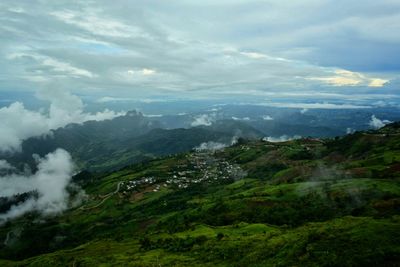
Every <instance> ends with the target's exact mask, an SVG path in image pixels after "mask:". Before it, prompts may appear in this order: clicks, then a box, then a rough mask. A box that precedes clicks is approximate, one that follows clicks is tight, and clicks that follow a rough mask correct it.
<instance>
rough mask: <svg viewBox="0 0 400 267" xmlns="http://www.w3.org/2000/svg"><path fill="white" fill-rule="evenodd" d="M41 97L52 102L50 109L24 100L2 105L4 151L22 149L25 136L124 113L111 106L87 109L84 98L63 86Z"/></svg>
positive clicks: (0, 143)
mask: <svg viewBox="0 0 400 267" xmlns="http://www.w3.org/2000/svg"><path fill="white" fill-rule="evenodd" d="M37 97H38V98H39V99H41V100H45V101H48V102H50V107H49V110H48V112H46V113H45V112H43V111H32V110H28V109H26V108H25V106H24V104H22V103H20V102H15V103H12V104H11V105H9V106H8V107H3V108H1V109H0V151H11V152H12V151H15V150H19V149H20V146H21V143H22V141H23V140H25V139H27V138H29V137H34V136H41V135H44V134H47V133H49V131H50V130H51V129H57V128H59V127H64V126H66V125H67V124H70V123H83V122H85V121H90V120H95V121H101V120H107V119H112V118H115V117H117V116H121V115H124V113H123V112H121V113H117V112H114V111H110V110H108V109H106V110H104V111H103V112H97V113H94V114H91V113H85V112H84V105H83V103H82V100H81V99H80V98H79V97H77V96H75V95H72V94H70V93H68V92H66V91H62V90H41V91H40V92H39V93H38V94H37Z"/></svg>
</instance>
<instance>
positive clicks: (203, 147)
mask: <svg viewBox="0 0 400 267" xmlns="http://www.w3.org/2000/svg"><path fill="white" fill-rule="evenodd" d="M225 147H227V145H226V144H223V143H219V142H213V141H209V142H204V143H201V144H200V145H199V146H198V147H195V148H194V149H195V150H196V151H217V150H221V149H224V148H225Z"/></svg>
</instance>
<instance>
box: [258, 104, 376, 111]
mask: <svg viewBox="0 0 400 267" xmlns="http://www.w3.org/2000/svg"><path fill="white" fill-rule="evenodd" d="M257 105H261V106H268V107H281V108H301V109H302V110H301V112H302V113H305V112H307V110H308V109H364V108H371V107H370V106H363V105H352V104H333V103H327V102H324V103H278V102H271V103H263V104H257Z"/></svg>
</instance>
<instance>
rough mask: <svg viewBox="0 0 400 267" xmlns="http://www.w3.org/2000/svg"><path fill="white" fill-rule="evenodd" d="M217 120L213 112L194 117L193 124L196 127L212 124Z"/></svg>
mask: <svg viewBox="0 0 400 267" xmlns="http://www.w3.org/2000/svg"><path fill="white" fill-rule="evenodd" d="M214 121H215V115H213V114H202V115H199V116H196V117H195V118H194V121H193V122H192V123H191V126H193V127H196V126H202V125H204V126H210V125H211V124H213V122H214Z"/></svg>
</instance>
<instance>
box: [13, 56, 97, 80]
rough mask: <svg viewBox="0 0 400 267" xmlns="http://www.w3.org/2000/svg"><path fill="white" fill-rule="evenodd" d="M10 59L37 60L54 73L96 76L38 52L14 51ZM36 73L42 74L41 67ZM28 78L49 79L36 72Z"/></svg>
mask: <svg viewBox="0 0 400 267" xmlns="http://www.w3.org/2000/svg"><path fill="white" fill-rule="evenodd" d="M8 59H10V60H26V59H32V60H35V61H36V62H37V63H38V64H40V65H41V68H42V67H46V68H48V69H49V70H50V71H51V72H52V74H53V75H62V74H66V75H69V76H71V77H86V78H93V77H96V75H95V74H93V73H92V72H90V71H88V70H85V69H83V68H78V67H75V66H73V65H71V64H69V63H67V62H62V61H60V60H57V59H55V58H51V57H48V56H43V55H39V54H36V53H13V54H11V55H9V56H8ZM36 73H39V74H41V73H42V71H41V70H40V69H38V70H37V71H36ZM27 78H28V79H30V80H32V81H38V82H42V81H46V80H47V79H46V78H45V77H42V76H41V75H36V74H33V75H30V76H27Z"/></svg>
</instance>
